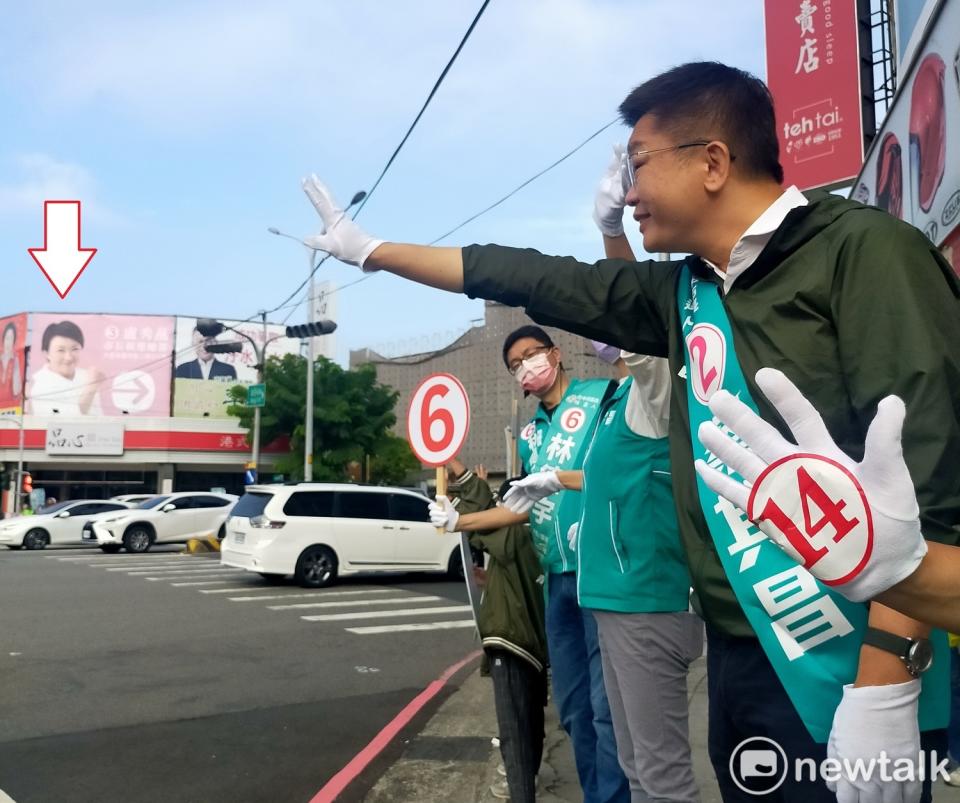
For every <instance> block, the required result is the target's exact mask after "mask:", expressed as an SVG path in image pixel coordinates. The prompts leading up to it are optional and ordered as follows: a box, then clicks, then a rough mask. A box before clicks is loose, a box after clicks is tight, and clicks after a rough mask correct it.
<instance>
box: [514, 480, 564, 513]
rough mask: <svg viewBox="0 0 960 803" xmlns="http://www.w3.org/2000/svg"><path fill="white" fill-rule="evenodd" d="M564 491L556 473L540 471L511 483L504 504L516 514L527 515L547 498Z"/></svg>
mask: <svg viewBox="0 0 960 803" xmlns="http://www.w3.org/2000/svg"><path fill="white" fill-rule="evenodd" d="M562 490H563V484H562V483H561V482H560V479H559V478H558V477H557V472H556V471H554V470H552V469H549V470H545V471H538V472H536V473H534V474H527V476H526V477H524V478H523V479H519V480H515V481H514V482H512V483H510V489H509V490H508V491H507V492H506V493H505V494H504V495H503V504H504V506H505V507H508V508H509V509H510V510H512V511H513V512H514V513H526V512H527V511H528V510H530V508H532V507H533V506H534V505H535V504H536V503H537V502H539V501H540V500H541V499H543V498H544V497H545V496H550V495H551V494H555V493H556V492H557V491H562Z"/></svg>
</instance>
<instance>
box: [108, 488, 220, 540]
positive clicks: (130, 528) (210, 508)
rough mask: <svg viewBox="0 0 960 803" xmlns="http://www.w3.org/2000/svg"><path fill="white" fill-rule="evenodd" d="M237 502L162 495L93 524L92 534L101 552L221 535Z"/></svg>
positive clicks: (217, 496)
mask: <svg viewBox="0 0 960 803" xmlns="http://www.w3.org/2000/svg"><path fill="white" fill-rule="evenodd" d="M236 502H237V497H236V496H234V495H233V494H214V493H194V492H191V491H183V492H180V493H172V494H161V495H160V496H154V497H152V498H151V499H148V500H147V501H146V502H141V503H140V505H139V506H138V507H136V508H133V509H132V510H126V511H124V512H122V513H120V514H118V515H116V516H106V517H104V518H102V519H99V520H98V521H96V522H94V524H93V534H94V536H95V537H96V540H97V543H98V544H99V545H100V548H101V549H102V550H103V551H104V552H110V551H113V552H116V551H117V550H118V549H119V548H120V547H123V548H124V549H126V550H127V552H146V551H147V550H148V549H150V547H151V546H153V545H154V544H173V543H183V542H185V541H188V540H190V539H191V538H200V537H202V536H207V535H220V534H221V533H220V531H221V529H222V528H223V524H224V522H225V521H226V520H227V516H228V515H229V514H230V511H231V509H232V508H233V506H234V505H235V504H236Z"/></svg>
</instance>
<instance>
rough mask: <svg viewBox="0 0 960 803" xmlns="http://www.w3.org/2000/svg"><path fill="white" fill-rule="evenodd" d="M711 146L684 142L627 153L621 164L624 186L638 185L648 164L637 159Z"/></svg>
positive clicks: (698, 142) (705, 142) (705, 143)
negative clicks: (653, 154) (652, 154)
mask: <svg viewBox="0 0 960 803" xmlns="http://www.w3.org/2000/svg"><path fill="white" fill-rule="evenodd" d="M709 144H710V143H709V142H708V141H704V140H699V141H697V142H684V143H683V144H682V145H668V146H667V147H665V148H651V149H650V150H646V151H634V152H633V153H625V154H624V155H623V162H622V163H621V170H622V171H623V176H622V178H623V186H624V187H635V186H636V185H637V173H638V172H640V168H641V167H643V166H644V165H645V164H646V162H640V163H639V164H637V162H636V159H637V157H641V156H649V155H650V154H651V153H663V152H664V151H679V150H682V149H683V148H698V147H702V146H704V145H709ZM731 158H732V157H731Z"/></svg>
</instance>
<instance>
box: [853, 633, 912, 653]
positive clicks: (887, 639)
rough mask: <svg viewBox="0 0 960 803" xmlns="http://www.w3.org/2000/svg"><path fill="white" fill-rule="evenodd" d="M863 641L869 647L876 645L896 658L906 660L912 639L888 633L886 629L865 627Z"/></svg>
mask: <svg viewBox="0 0 960 803" xmlns="http://www.w3.org/2000/svg"><path fill="white" fill-rule="evenodd" d="M863 643H864V644H868V645H870V646H871V647H876V648H877V649H878V650H884V651H885V652H889V653H893V654H894V655H896V656H897V657H898V658H901V659H903V660H904V661H906V660H907V659H908V658H909V657H910V647H911V645H912V644H913V641H912V640H911V639H908V638H906V637H905V636H898V635H896V634H894V633H888V632H887V631H886V630H879V629H878V628H876V627H867V629H866V631H865V632H864V634H863Z"/></svg>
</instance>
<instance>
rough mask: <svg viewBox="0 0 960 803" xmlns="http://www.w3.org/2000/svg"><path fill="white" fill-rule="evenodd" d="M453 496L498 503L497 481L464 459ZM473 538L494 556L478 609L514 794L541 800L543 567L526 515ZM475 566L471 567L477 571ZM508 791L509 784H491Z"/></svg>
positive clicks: (453, 480) (454, 467)
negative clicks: (491, 482) (489, 482)
mask: <svg viewBox="0 0 960 803" xmlns="http://www.w3.org/2000/svg"><path fill="white" fill-rule="evenodd" d="M445 470H446V471H447V472H448V473H449V475H450V485H449V489H450V492H451V495H453V494H456V496H455V498H454V499H453V501H452V504H453V505H454V506H455V507H456V510H457V513H458V514H460V515H461V516H463V515H469V514H472V513H478V512H482V511H486V510H488V509H493V508H494V497H493V494H492V493H491V492H490V486H489V485H487V483H486V482H485V481H484V478H483V477H482V476H480V473H481V472H480V470H479V469H478V471H477V472H473V471H469V470H468V469H467V467H466V466H465V465H463V463H461V462H460V461H459V460H458V459H456V458H455V459H453V460H451V461H450V462H449V463H448V464H447V466H446V469H445ZM470 546H471V547H473V548H476V549H481V550H483V551H484V552H485V553H486V554H488V555H489V556H490V561H489V564H488V566H487V569H486V581H485V588H484V594H483V601H482V602H481V604H480V612H479V614H478V616H477V629H478V630H479V631H480V641H481V643H482V644H483V650H484V653H485V654H486V656H487V665H488V666H489V668H490V676H491V678H492V679H493V694H494V701H495V703H496V710H497V728H498V733H499V734H500V753H501V754H502V756H503V765H504V768H505V769H506V772H507V784H506V786H507V789H508V791H509V799H510V800H512V801H514V803H534V801H535V800H536V781H537V773H538V772H539V771H540V761H541V759H542V757H543V738H544V730H543V709H544V706H545V705H546V704H547V639H546V633H545V632H544V612H543V608H544V604H543V586H542V582H543V573H542V572H541V570H540V561H539V559H538V557H537V554H536V552H535V551H534V549H533V543H532V541H531V539H530V531H529V528H528V527H527V525H526V524H525V523H523V522H521V523H515V524H509V525H507V526H504V527H498V528H496V529H494V530H491V531H484V532H476V533H473V534H472V535H471V536H470ZM472 568H473V567H472V566H468V567H465V571H470V570H471V569H472ZM491 793H492V794H493V795H494V797H500V796H502V791H501V787H499V786H496V785H495V786H494V787H493V788H492V789H491Z"/></svg>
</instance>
